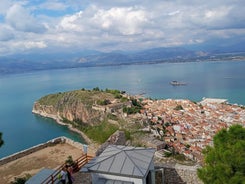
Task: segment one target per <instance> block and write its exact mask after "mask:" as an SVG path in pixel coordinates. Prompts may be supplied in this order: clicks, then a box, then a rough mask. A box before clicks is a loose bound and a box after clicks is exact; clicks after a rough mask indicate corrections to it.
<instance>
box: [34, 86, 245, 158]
mask: <svg viewBox="0 0 245 184" xmlns="http://www.w3.org/2000/svg"><path fill="white" fill-rule="evenodd" d="M33 113H35V114H39V115H42V116H46V117H50V118H53V119H55V120H56V121H57V122H59V123H62V124H67V125H69V126H70V128H72V129H73V130H77V131H79V132H83V133H84V134H85V135H86V136H88V140H92V141H95V142H97V143H99V144H102V143H103V142H105V141H106V140H107V139H108V137H109V136H110V135H111V134H112V133H114V132H115V131H116V130H123V131H125V133H126V135H127V136H126V137H127V139H128V144H131V145H138V146H139V145H140V146H150V147H155V148H156V149H157V150H158V151H159V152H160V151H161V150H162V149H163V148H164V149H168V150H169V151H170V152H171V153H175V154H176V153H178V154H181V155H184V156H185V158H188V159H190V160H193V161H196V162H201V161H202V149H203V148H205V146H206V145H212V138H213V136H214V135H215V134H216V133H217V132H218V131H219V130H221V129H222V128H227V127H229V126H231V125H233V124H241V125H242V126H245V108H244V107H242V106H238V105H233V104H229V103H227V101H226V100H225V99H204V100H203V101H201V102H192V101H190V100H187V99H162V100H152V99H148V98H144V97H142V96H131V95H128V94H126V93H125V92H121V91H118V90H109V89H106V90H100V89H99V88H94V89H93V90H85V89H81V90H75V91H70V92H63V93H57V94H50V95H47V96H44V97H42V98H41V99H39V100H38V101H36V102H35V104H34V106H33Z"/></svg>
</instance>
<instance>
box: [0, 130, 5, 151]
mask: <svg viewBox="0 0 245 184" xmlns="http://www.w3.org/2000/svg"><path fill="white" fill-rule="evenodd" d="M3 143H4V141H3V139H2V133H1V132H0V147H1V146H2V145H3Z"/></svg>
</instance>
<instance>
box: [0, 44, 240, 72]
mask: <svg viewBox="0 0 245 184" xmlns="http://www.w3.org/2000/svg"><path fill="white" fill-rule="evenodd" d="M227 49H228V48H226V47H223V48H217V50H216V51H215V50H214V51H203V50H200V49H186V48H181V47H171V48H164V47H161V48H152V49H147V50H143V51H134V52H133V51H131V52H124V51H113V52H109V53H105V52H99V51H94V50H84V51H67V50H62V51H60V52H58V53H57V52H47V51H45V52H32V53H22V54H18V55H10V56H2V57H0V74H8V73H19V72H28V71H35V70H46V69H62V68H75V67H92V66H107V65H125V64H146V63H159V62H189V61H204V60H210V58H212V59H213V58H215V59H216V60H218V59H219V58H220V59H221V60H222V59H225V58H228V59H229V57H230V56H232V57H233V56H234V55H235V56H236V55H239V56H240V55H242V56H243V57H244V55H245V54H244V53H245V52H243V53H241V52H240V53H237V52H233V53H229V54H228V55H227ZM228 50H229V49H228ZM240 50H242V49H241V48H240ZM216 55H217V57H216ZM223 55H224V56H223Z"/></svg>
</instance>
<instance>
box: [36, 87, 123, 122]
mask: <svg viewBox="0 0 245 184" xmlns="http://www.w3.org/2000/svg"><path fill="white" fill-rule="evenodd" d="M103 102H107V103H108V104H106V105H104V104H103ZM100 104H102V105H100ZM118 104H119V105H118ZM118 106H119V107H120V108H121V109H122V107H123V104H122V103H121V102H120V100H119V99H117V98H115V97H114V95H113V94H111V93H107V92H102V91H87V90H76V91H70V92H65V93H57V94H51V95H47V96H44V97H42V98H40V99H39V100H38V101H36V102H35V103H34V105H33V110H32V112H33V113H35V114H39V115H41V116H44V117H49V118H53V119H55V120H56V121H57V122H59V123H62V122H65V121H70V122H76V123H78V124H79V123H80V124H96V123H98V122H100V121H101V120H103V118H104V117H105V116H106V114H107V113H112V112H115V111H119V110H118V109H117V108H116V109H115V107H118Z"/></svg>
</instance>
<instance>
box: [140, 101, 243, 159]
mask: <svg viewBox="0 0 245 184" xmlns="http://www.w3.org/2000/svg"><path fill="white" fill-rule="evenodd" d="M142 103H143V104H145V105H144V108H143V110H141V115H142V116H143V117H144V118H146V119H148V120H149V121H150V124H151V125H150V127H149V128H150V131H151V132H152V133H153V134H154V136H156V137H158V138H159V139H160V140H163V141H164V142H165V144H166V145H168V146H169V147H172V148H173V149H174V150H175V151H176V152H178V153H181V154H184V155H185V156H186V157H187V158H189V159H191V160H194V161H197V162H201V161H202V150H203V149H204V148H205V147H206V146H207V145H212V139H213V136H214V135H215V134H216V133H217V132H218V131H219V130H221V129H222V128H227V127H229V126H231V125H233V124H241V125H242V126H245V109H244V107H243V106H238V105H235V104H229V103H228V102H227V100H226V99H211V98H204V99H203V100H202V101H201V102H199V103H196V102H192V101H190V100H184V99H181V100H174V99H166V100H151V99H144V100H143V101H142Z"/></svg>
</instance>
